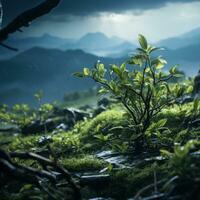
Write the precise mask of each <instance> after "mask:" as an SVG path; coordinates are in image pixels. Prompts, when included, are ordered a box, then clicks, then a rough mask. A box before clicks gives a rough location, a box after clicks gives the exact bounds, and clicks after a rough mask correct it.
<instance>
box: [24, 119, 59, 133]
mask: <svg viewBox="0 0 200 200" xmlns="http://www.w3.org/2000/svg"><path fill="white" fill-rule="evenodd" d="M55 126H56V125H55V122H54V120H53V119H47V120H46V121H45V122H41V121H40V120H37V121H34V122H32V123H31V124H29V125H26V126H24V127H23V128H22V134H35V133H42V132H45V131H52V130H53V129H54V128H55Z"/></svg>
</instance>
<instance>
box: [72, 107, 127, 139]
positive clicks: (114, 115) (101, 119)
mask: <svg viewBox="0 0 200 200" xmlns="http://www.w3.org/2000/svg"><path fill="white" fill-rule="evenodd" d="M123 121H124V111H123V110H120V109H116V110H108V111H105V112H102V113H101V114H99V115H98V116H96V117H95V118H94V119H92V120H88V121H85V122H82V123H78V124H77V125H76V126H75V131H77V132H79V133H80V134H81V135H82V136H88V135H95V134H98V133H100V132H102V130H103V129H104V128H106V127H108V126H109V127H114V126H117V125H119V124H120V123H122V122H123Z"/></svg>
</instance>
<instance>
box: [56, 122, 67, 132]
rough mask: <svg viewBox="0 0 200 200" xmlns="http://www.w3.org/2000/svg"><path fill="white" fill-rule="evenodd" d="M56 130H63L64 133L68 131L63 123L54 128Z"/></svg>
mask: <svg viewBox="0 0 200 200" xmlns="http://www.w3.org/2000/svg"><path fill="white" fill-rule="evenodd" d="M56 129H57V130H64V131H67V130H69V126H68V125H66V124H64V123H61V124H59V125H58V126H57V127H56Z"/></svg>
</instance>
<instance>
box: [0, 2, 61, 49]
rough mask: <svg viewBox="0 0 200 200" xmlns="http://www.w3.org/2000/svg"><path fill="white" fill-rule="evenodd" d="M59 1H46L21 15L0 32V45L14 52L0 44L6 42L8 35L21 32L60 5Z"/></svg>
mask: <svg viewBox="0 0 200 200" xmlns="http://www.w3.org/2000/svg"><path fill="white" fill-rule="evenodd" d="M60 1H61V0H46V1H44V2H43V3H41V4H39V5H38V6H36V7H34V8H31V9H29V10H27V11H25V12H23V13H21V14H20V15H19V16H17V17H16V18H15V19H14V20H12V21H11V22H10V23H9V24H8V25H7V26H6V27H4V28H2V29H1V30H0V45H2V46H4V47H6V48H8V49H11V50H16V49H15V48H12V47H10V46H8V45H5V44H2V42H3V41H4V40H6V39H7V38H8V37H9V35H10V34H12V33H14V32H16V31H20V32H21V31H22V30H21V28H23V27H28V26H29V25H30V23H31V22H32V21H33V20H35V19H37V18H39V17H41V16H43V15H45V14H47V13H49V12H50V11H51V10H52V9H53V8H55V7H56V6H57V5H58V4H59V3H60Z"/></svg>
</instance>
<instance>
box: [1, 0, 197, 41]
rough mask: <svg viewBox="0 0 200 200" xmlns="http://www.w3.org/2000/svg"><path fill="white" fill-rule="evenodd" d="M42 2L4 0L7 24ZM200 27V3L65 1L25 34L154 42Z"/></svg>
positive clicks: (175, 0) (177, 0)
mask: <svg viewBox="0 0 200 200" xmlns="http://www.w3.org/2000/svg"><path fill="white" fill-rule="evenodd" d="M40 2H41V1H40V0H31V1H30V0H14V1H13V0H2V3H3V7H4V25H5V24H6V23H8V22H9V21H10V20H11V19H12V18H13V17H14V16H16V15H17V14H18V13H19V12H21V11H22V10H25V9H26V8H29V7H32V6H33V5H36V4H37V3H40ZM197 27H200V0H187V1H186V0H62V3H61V4H60V6H59V7H58V8H56V9H55V10H54V11H53V12H52V13H51V14H50V15H48V16H45V17H42V18H41V19H39V20H38V21H37V22H34V23H33V24H32V26H31V27H30V28H29V29H26V31H25V32H24V33H23V35H24V36H28V35H41V34H43V33H49V34H54V35H58V36H62V37H67V38H79V37H81V36H83V35H84V34H86V33H87V32H103V33H105V34H106V35H108V36H112V35H116V36H119V37H122V38H124V39H127V40H130V41H134V40H135V39H136V35H137V34H138V33H142V34H144V35H145V36H147V37H148V38H149V39H150V40H151V41H153V42H155V41H158V40H160V39H165V38H167V37H172V36H176V35H180V34H182V33H185V32H187V31H190V30H192V29H195V28H197Z"/></svg>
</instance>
